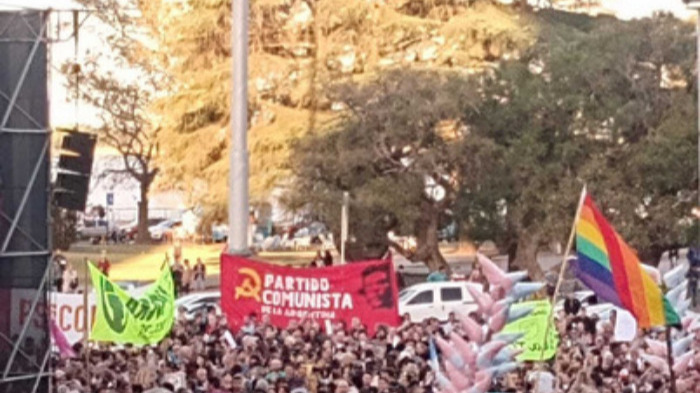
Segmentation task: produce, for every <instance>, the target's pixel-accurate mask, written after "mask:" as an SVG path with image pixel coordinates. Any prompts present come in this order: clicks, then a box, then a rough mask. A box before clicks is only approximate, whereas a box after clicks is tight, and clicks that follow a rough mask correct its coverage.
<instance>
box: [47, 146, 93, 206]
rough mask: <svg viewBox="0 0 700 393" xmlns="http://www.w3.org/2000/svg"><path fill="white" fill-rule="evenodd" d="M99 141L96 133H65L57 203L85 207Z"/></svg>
mask: <svg viewBox="0 0 700 393" xmlns="http://www.w3.org/2000/svg"><path fill="white" fill-rule="evenodd" d="M96 143H97V138H96V137H95V136H94V135H92V134H86V133H83V132H69V133H67V134H66V135H65V136H64V137H63V143H62V144H61V150H62V151H61V154H60V155H59V158H58V171H59V172H58V176H57V177H56V188H55V190H54V197H55V200H56V205H57V206H59V207H62V208H65V209H68V210H75V211H80V212H82V211H85V204H86V202H87V194H88V186H89V185H90V174H91V172H92V159H93V156H94V154H95V144H96Z"/></svg>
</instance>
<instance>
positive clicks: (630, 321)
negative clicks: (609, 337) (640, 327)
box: [613, 307, 637, 342]
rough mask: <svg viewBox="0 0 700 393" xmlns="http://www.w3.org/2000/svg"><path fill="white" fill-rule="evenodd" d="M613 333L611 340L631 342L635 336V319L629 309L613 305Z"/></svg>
mask: <svg viewBox="0 0 700 393" xmlns="http://www.w3.org/2000/svg"><path fill="white" fill-rule="evenodd" d="M615 311H616V313H617V318H616V319H615V333H614V335H613V342H631V341H632V340H634V338H635V337H636V336H637V320H636V319H635V318H634V316H633V315H632V314H630V312H629V311H627V310H625V309H622V308H619V307H615Z"/></svg>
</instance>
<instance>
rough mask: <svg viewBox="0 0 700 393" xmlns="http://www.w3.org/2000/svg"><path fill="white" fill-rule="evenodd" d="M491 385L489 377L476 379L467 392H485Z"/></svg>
mask: <svg viewBox="0 0 700 393" xmlns="http://www.w3.org/2000/svg"><path fill="white" fill-rule="evenodd" d="M490 387H491V378H484V379H481V380H478V381H476V384H475V385H474V387H472V388H471V389H469V390H467V393H486V392H487V391H488V390H489V388H490Z"/></svg>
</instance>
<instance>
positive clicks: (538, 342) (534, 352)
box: [503, 300, 559, 361]
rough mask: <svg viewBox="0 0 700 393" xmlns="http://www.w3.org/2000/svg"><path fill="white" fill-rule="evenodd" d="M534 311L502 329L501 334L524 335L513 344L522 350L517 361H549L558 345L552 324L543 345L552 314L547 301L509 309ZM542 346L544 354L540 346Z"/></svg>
mask: <svg viewBox="0 0 700 393" xmlns="http://www.w3.org/2000/svg"><path fill="white" fill-rule="evenodd" d="M531 307H535V309H534V310H533V311H532V313H530V314H529V315H528V316H526V317H523V318H520V319H518V320H517V321H515V322H512V323H509V324H507V325H506V326H505V327H504V328H503V333H524V334H525V335H524V336H523V337H522V338H521V339H520V340H518V341H517V342H516V343H515V344H513V345H514V346H515V347H517V348H522V349H523V353H521V354H520V355H519V356H518V360H519V361H524V360H530V361H541V360H549V359H551V358H552V357H553V356H554V355H555V354H556V352H557V346H558V345H559V335H558V334H557V329H556V326H554V324H552V326H551V327H550V329H549V333H548V334H547V335H548V336H549V337H548V338H547V340H546V343H545V337H544V335H545V332H546V330H547V323H548V322H549V316H550V314H551V313H552V304H551V303H549V301H547V300H536V301H530V302H522V303H516V304H513V305H512V306H511V307H510V309H511V311H513V310H518V309H521V308H531ZM543 345H544V352H542V346H543Z"/></svg>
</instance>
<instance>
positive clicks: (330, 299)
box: [221, 254, 399, 332]
mask: <svg viewBox="0 0 700 393" xmlns="http://www.w3.org/2000/svg"><path fill="white" fill-rule="evenodd" d="M221 306H222V309H223V311H224V313H225V314H226V317H227V318H228V322H229V326H230V327H231V328H232V329H239V328H240V327H242V326H243V324H244V323H245V320H246V318H247V317H249V316H250V315H251V314H255V315H256V316H257V317H258V318H261V317H263V316H266V318H269V320H270V323H272V324H273V325H275V326H278V327H283V328H286V327H287V326H288V325H289V322H290V321H292V320H297V321H299V320H302V319H315V320H330V321H344V322H346V323H347V324H348V326H349V324H350V323H351V322H352V319H353V318H358V319H359V320H360V321H361V322H362V323H363V324H364V325H365V326H366V327H367V328H368V329H369V331H370V332H373V331H374V330H375V329H376V327H377V326H378V325H388V326H396V325H397V324H398V323H399V316H398V308H397V285H396V274H395V273H394V265H393V263H392V262H391V261H390V260H382V261H379V260H378V261H367V262H355V263H350V264H346V265H340V266H330V267H319V268H295V267H289V266H279V265H273V264H269V263H264V262H257V261H253V260H250V259H246V258H242V257H238V256H233V255H226V254H222V256H221Z"/></svg>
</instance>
